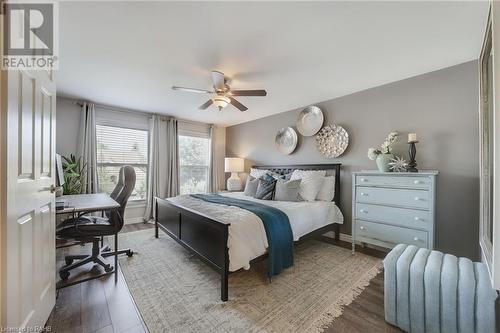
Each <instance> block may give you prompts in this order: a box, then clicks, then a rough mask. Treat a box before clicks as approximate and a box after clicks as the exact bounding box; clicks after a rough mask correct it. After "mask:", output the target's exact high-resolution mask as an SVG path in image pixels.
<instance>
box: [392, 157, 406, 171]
mask: <svg viewBox="0 0 500 333" xmlns="http://www.w3.org/2000/svg"><path fill="white" fill-rule="evenodd" d="M406 168H408V163H407V162H406V161H405V159H404V158H402V157H399V156H396V157H394V158H393V159H391V162H389V169H391V171H392V172H404V171H406Z"/></svg>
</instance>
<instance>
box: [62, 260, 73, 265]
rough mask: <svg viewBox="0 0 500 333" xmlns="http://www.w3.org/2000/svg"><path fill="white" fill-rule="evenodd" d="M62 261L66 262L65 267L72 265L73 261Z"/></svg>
mask: <svg viewBox="0 0 500 333" xmlns="http://www.w3.org/2000/svg"><path fill="white" fill-rule="evenodd" d="M64 261H65V262H66V266H69V265H71V264H72V263H73V259H69V258H65V259H64Z"/></svg>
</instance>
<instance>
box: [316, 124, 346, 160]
mask: <svg viewBox="0 0 500 333" xmlns="http://www.w3.org/2000/svg"><path fill="white" fill-rule="evenodd" d="M348 145H349V134H347V131H346V130H345V129H344V128H343V127H342V126H339V125H335V124H333V125H328V126H325V127H323V129H322V130H321V131H319V133H318V134H317V135H316V147H317V148H318V150H319V152H320V153H321V155H323V156H325V157H329V158H333V157H339V156H340V155H342V154H343V153H344V151H345V150H346V149H347V146H348Z"/></svg>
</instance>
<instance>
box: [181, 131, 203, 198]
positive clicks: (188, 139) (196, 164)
mask: <svg viewBox="0 0 500 333" xmlns="http://www.w3.org/2000/svg"><path fill="white" fill-rule="evenodd" d="M209 163H210V139H209V138H206V137H198V136H190V135H179V178H180V179H179V181H180V193H181V194H190V193H204V192H207V191H208V172H209Z"/></svg>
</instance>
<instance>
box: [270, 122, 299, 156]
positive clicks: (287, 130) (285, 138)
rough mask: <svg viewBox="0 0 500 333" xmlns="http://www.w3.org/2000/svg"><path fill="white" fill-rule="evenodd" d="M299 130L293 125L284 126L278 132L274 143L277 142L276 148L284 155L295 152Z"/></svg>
mask: <svg viewBox="0 0 500 333" xmlns="http://www.w3.org/2000/svg"><path fill="white" fill-rule="evenodd" d="M297 141H298V137H297V132H295V130H294V129H293V128H291V127H284V128H282V129H280V130H279V131H278V133H277V134H276V139H275V140H274V143H275V144H276V148H277V149H278V150H279V152H280V153H282V154H283V155H289V154H291V153H293V151H294V150H295V148H296V147H297Z"/></svg>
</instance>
